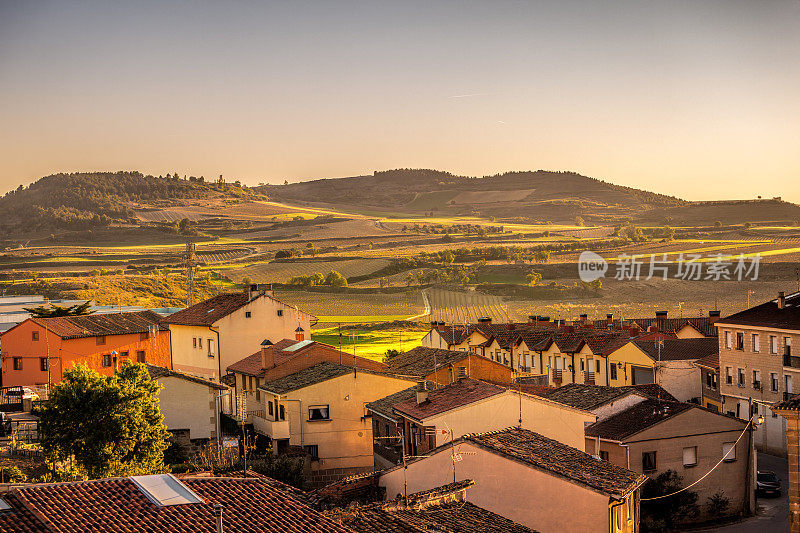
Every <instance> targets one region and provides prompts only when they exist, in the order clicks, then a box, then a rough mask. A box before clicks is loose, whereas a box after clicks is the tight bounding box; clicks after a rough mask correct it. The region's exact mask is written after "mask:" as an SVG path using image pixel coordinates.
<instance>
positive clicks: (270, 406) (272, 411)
mask: <svg viewBox="0 0 800 533" xmlns="http://www.w3.org/2000/svg"><path fill="white" fill-rule="evenodd" d="M267 412H268V413H269V416H272V415H274V414H275V410H274V409H273V407H272V400H270V401H268V402H267Z"/></svg>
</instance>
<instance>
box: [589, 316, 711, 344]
mask: <svg viewBox="0 0 800 533" xmlns="http://www.w3.org/2000/svg"><path fill="white" fill-rule="evenodd" d="M667 314H668V313H667V311H656V314H655V317H652V318H625V319H615V318H614V315H612V314H608V315H606V319H605V320H595V321H593V322H592V325H593V326H594V328H595V329H596V330H603V329H605V330H622V329H625V328H631V327H636V328H637V329H638V330H640V331H652V330H655V331H660V332H662V333H666V334H667V335H670V336H674V337H677V338H679V339H697V338H701V337H710V338H716V337H717V327H716V322H717V321H718V320H719V317H720V312H719V311H709V312H708V316H698V317H668V316H667ZM582 316H583V315H582Z"/></svg>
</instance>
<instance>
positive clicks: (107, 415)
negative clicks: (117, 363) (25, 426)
mask: <svg viewBox="0 0 800 533" xmlns="http://www.w3.org/2000/svg"><path fill="white" fill-rule="evenodd" d="M159 390H161V385H159V384H158V383H157V382H155V381H153V380H152V379H150V375H149V374H148V373H147V369H146V368H145V366H144V365H143V364H130V363H125V364H123V366H122V368H121V369H120V371H119V372H117V373H115V374H114V375H113V376H101V375H100V374H98V373H97V372H95V371H94V370H91V369H89V368H88V367H87V366H85V365H78V366H77V367H75V368H72V369H70V370H65V371H64V376H63V380H62V381H61V383H59V384H58V385H56V386H55V387H53V390H52V391H51V393H50V400H49V401H48V402H47V403H46V404H45V405H44V406H43V407H42V408H41V410H40V412H39V417H40V421H39V424H40V430H41V436H42V439H41V445H42V449H43V450H44V452H45V455H46V456H47V458H48V460H49V461H51V462H53V463H57V462H65V461H66V462H72V463H73V464H74V466H75V467H77V469H78V471H79V472H81V474H83V475H84V476H86V477H88V478H89V479H97V478H103V477H115V476H130V475H141V474H152V473H158V472H162V471H163V470H164V450H166V449H167V447H168V446H169V443H168V441H167V439H168V437H169V433H168V432H167V428H166V426H165V425H164V423H163V416H162V415H161V411H160V410H159V408H158V391H159Z"/></svg>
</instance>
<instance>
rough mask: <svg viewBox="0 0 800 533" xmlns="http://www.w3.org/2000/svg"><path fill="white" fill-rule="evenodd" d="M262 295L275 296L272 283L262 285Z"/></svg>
mask: <svg viewBox="0 0 800 533" xmlns="http://www.w3.org/2000/svg"><path fill="white" fill-rule="evenodd" d="M261 293H262V294H266V295H267V296H274V295H275V291H274V290H273V289H272V283H266V284H264V285H262V289H261Z"/></svg>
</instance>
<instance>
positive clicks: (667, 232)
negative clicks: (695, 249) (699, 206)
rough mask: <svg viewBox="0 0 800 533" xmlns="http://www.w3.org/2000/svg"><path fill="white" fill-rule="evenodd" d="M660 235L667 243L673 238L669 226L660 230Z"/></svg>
mask: <svg viewBox="0 0 800 533" xmlns="http://www.w3.org/2000/svg"><path fill="white" fill-rule="evenodd" d="M661 234H662V235H663V236H664V238H665V239H666V240H668V241H671V240H672V239H674V238H675V230H674V229H673V228H671V227H669V226H664V228H663V229H662V230H661Z"/></svg>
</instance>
